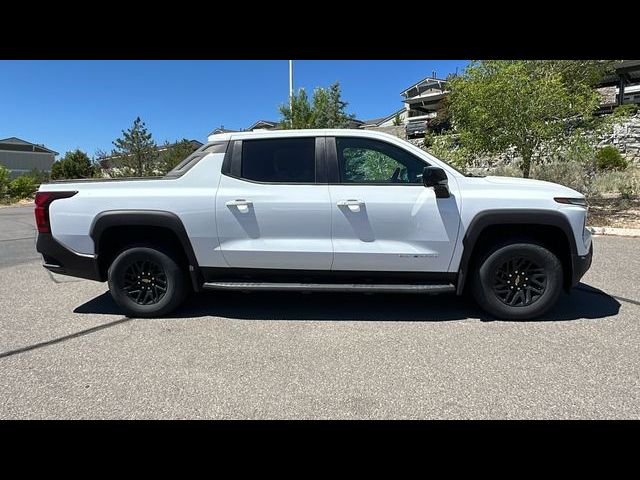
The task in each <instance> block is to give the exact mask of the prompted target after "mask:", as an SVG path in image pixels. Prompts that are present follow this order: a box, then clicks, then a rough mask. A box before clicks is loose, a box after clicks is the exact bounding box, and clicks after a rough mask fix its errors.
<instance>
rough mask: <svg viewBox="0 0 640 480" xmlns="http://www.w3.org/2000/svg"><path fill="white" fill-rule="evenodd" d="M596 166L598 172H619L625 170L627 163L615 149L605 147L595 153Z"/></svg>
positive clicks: (610, 146) (608, 146)
mask: <svg viewBox="0 0 640 480" xmlns="http://www.w3.org/2000/svg"><path fill="white" fill-rule="evenodd" d="M596 165H597V167H598V170H613V171H620V170H625V169H626V168H627V166H628V165H629V163H628V162H627V160H625V158H624V157H623V156H622V155H621V154H620V152H619V151H618V149H617V148H616V147H614V146H612V145H607V146H606V147H603V148H601V149H600V150H598V153H596Z"/></svg>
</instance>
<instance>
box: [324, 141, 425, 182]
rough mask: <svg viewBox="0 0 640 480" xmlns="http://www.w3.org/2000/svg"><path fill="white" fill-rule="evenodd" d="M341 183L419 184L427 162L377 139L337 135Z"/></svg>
mask: <svg viewBox="0 0 640 480" xmlns="http://www.w3.org/2000/svg"><path fill="white" fill-rule="evenodd" d="M336 148H337V151H338V168H339V169H340V181H341V182H342V183H399V184H421V183H422V171H423V170H424V167H426V166H428V164H427V163H426V162H424V161H422V160H420V159H418V158H416V157H415V156H413V155H412V154H410V153H409V152H407V151H405V150H403V149H402V148H398V147H396V146H395V145H391V144H389V143H386V142H381V141H379V140H371V139H368V138H340V137H338V138H336Z"/></svg>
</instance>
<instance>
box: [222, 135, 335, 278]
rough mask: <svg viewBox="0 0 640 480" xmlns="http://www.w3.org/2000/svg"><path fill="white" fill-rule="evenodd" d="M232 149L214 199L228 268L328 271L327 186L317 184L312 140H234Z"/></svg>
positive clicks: (297, 138)
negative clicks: (228, 162) (226, 168)
mask: <svg viewBox="0 0 640 480" xmlns="http://www.w3.org/2000/svg"><path fill="white" fill-rule="evenodd" d="M320 141H324V139H321V140H318V142H320ZM230 148H233V151H232V155H231V159H230V166H229V168H228V172H226V173H224V174H223V175H222V176H221V179H220V184H219V187H218V193H217V195H216V224H217V228H218V237H219V239H220V248H221V250H222V254H223V256H224V259H225V260H226V262H227V263H228V265H229V266H230V267H234V268H251V269H296V270H299V269H302V270H329V269H330V268H331V262H332V260H333V250H332V246H331V210H330V204H329V187H328V185H327V184H326V179H325V180H324V183H317V182H318V181H320V180H321V179H319V178H318V176H319V173H318V172H321V171H322V170H321V169H320V168H317V165H316V164H317V163H319V162H316V156H318V157H319V155H316V151H317V150H318V151H319V150H321V149H316V139H315V138H313V137H304V138H302V137H294V138H291V137H290V138H269V139H256V140H244V141H242V142H240V141H237V140H236V141H235V142H234V144H233V145H232V146H230ZM223 170H224V169H223Z"/></svg>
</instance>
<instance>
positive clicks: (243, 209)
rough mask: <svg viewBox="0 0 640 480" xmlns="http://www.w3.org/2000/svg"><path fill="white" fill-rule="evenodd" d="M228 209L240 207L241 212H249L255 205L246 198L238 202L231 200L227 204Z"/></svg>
mask: <svg viewBox="0 0 640 480" xmlns="http://www.w3.org/2000/svg"><path fill="white" fill-rule="evenodd" d="M225 205H226V206H227V207H238V210H240V211H241V212H248V211H249V207H250V206H251V205H253V202H252V201H251V200H245V199H244V198H239V199H237V200H229V201H228V202H227V203H225Z"/></svg>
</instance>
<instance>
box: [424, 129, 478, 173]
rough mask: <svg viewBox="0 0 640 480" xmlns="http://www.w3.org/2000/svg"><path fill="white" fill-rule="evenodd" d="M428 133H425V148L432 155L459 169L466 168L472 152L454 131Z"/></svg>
mask: <svg viewBox="0 0 640 480" xmlns="http://www.w3.org/2000/svg"><path fill="white" fill-rule="evenodd" d="M427 135H428V137H427ZM427 135H425V147H424V149H425V150H426V151H427V152H429V153H430V154H431V155H433V156H434V157H436V158H438V159H440V160H443V161H445V162H447V163H449V164H451V165H453V166H454V167H456V168H459V169H464V168H465V166H466V165H467V164H468V163H469V161H470V159H471V153H470V152H469V149H468V148H466V147H465V146H464V145H462V144H461V143H460V138H459V136H458V135H456V134H452V133H447V134H442V135H433V134H427Z"/></svg>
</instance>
